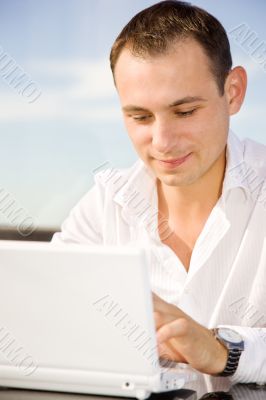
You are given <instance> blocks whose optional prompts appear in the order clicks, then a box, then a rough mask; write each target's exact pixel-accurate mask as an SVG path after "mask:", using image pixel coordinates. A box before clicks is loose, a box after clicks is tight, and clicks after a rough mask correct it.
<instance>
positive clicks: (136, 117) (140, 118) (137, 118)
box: [131, 115, 151, 122]
mask: <svg viewBox="0 0 266 400" xmlns="http://www.w3.org/2000/svg"><path fill="white" fill-rule="evenodd" d="M131 117H132V118H133V119H134V120H135V121H139V122H141V121H147V120H148V119H149V118H150V117H151V116H150V115H131Z"/></svg>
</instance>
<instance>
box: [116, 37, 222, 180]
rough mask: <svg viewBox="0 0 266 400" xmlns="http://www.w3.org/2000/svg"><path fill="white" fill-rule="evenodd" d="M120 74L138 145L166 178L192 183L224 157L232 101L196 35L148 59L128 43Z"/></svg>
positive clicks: (126, 113)
mask: <svg viewBox="0 0 266 400" xmlns="http://www.w3.org/2000/svg"><path fill="white" fill-rule="evenodd" d="M115 79H116V86H117V90H118V94H119V97H120V101H121V105H122V110H123V115H124V121H125V125H126V128H127V131H128V133H129V136H130V138H131V140H132V142H133V144H134V147H135V149H136V151H137V152H138V154H139V156H140V157H141V158H142V160H143V161H144V162H145V164H146V165H147V166H148V167H150V168H151V169H152V170H153V172H154V173H155V175H156V176H157V177H158V179H159V180H161V181H162V182H163V183H164V184H166V185H170V186H186V185H189V184H192V183H194V182H196V181H197V180H198V179H199V178H201V177H203V176H204V174H206V173H207V172H208V171H209V170H211V168H214V166H215V165H217V163H219V162H220V160H221V158H223V157H224V150H225V146H226V141H227V134H228V128H229V107H228V103H227V100H226V96H225V95H224V96H221V95H220V93H219V91H218V87H217V83H216V81H215V78H214V76H213V75H212V74H211V71H210V66H209V61H208V58H207V56H206V55H205V53H204V51H203V50H202V48H201V46H200V45H199V44H198V43H197V42H196V41H194V40H192V39H187V40H185V41H181V42H179V43H176V44H174V45H173V46H172V48H171V49H170V51H169V52H167V53H166V54H164V55H160V56H155V57H150V58H145V59H143V58H139V57H135V56H133V55H132V54H131V52H130V51H129V50H128V49H126V48H125V49H123V51H122V52H121V54H120V56H119V58H118V61H117V64H116V67H115Z"/></svg>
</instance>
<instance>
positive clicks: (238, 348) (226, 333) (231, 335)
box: [211, 328, 245, 376]
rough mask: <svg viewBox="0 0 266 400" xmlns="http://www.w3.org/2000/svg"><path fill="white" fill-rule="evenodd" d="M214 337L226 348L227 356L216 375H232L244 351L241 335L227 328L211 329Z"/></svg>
mask: <svg viewBox="0 0 266 400" xmlns="http://www.w3.org/2000/svg"><path fill="white" fill-rule="evenodd" d="M211 330H212V332H213V334H214V336H215V338H216V339H217V340H219V342H220V343H221V344H222V345H223V346H225V347H226V348H227V350H228V358H227V363H226V366H225V369H224V370H223V371H222V372H220V373H219V374H216V376H232V375H234V373H235V372H236V370H237V367H238V363H239V359H240V356H241V354H242V351H244V348H245V346H244V340H243V338H242V336H241V335H240V334H239V333H238V332H236V331H233V330H232V329H229V328H214V329H211Z"/></svg>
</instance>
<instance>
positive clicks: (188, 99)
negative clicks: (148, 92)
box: [122, 96, 207, 111]
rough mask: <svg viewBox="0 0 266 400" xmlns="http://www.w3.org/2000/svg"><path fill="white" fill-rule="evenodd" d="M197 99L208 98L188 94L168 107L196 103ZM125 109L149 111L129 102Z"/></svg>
mask: <svg viewBox="0 0 266 400" xmlns="http://www.w3.org/2000/svg"><path fill="white" fill-rule="evenodd" d="M195 101H207V99H204V97H201V96H187V97H183V98H182V99H178V100H176V101H174V102H173V103H171V104H169V105H168V107H169V108H171V107H176V106H180V105H182V104H188V103H194V102H195ZM122 110H123V111H149V110H147V108H143V107H139V106H135V105H133V104H129V105H127V106H124V107H122Z"/></svg>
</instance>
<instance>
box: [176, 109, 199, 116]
mask: <svg viewBox="0 0 266 400" xmlns="http://www.w3.org/2000/svg"><path fill="white" fill-rule="evenodd" d="M195 111H196V108H193V110H189V111H176V112H175V114H176V115H178V116H180V117H189V116H190V115H192V114H193V113H194V112H195Z"/></svg>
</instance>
